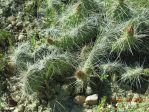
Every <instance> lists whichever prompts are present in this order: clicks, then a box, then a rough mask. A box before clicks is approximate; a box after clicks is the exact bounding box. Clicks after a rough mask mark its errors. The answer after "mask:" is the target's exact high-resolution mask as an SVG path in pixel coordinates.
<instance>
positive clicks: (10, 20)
mask: <svg viewBox="0 0 149 112" xmlns="http://www.w3.org/2000/svg"><path fill="white" fill-rule="evenodd" d="M8 21H9V22H12V21H16V17H15V16H10V17H8Z"/></svg>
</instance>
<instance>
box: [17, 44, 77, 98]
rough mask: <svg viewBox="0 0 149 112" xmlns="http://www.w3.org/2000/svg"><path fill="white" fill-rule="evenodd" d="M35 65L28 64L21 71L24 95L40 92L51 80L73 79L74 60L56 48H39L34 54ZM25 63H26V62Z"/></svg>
mask: <svg viewBox="0 0 149 112" xmlns="http://www.w3.org/2000/svg"><path fill="white" fill-rule="evenodd" d="M32 56H33V57H34V58H33V61H34V63H30V64H26V65H27V69H26V70H24V71H21V76H20V80H21V88H22V93H23V94H24V95H29V94H32V93H34V92H39V91H40V90H41V89H42V86H43V85H45V86H48V82H49V81H50V80H56V81H62V80H61V79H65V78H66V77H71V74H72V73H73V71H74V69H75V68H74V65H73V61H72V59H71V58H70V57H69V55H68V53H65V54H64V53H63V54H62V53H61V52H60V50H58V49H57V48H56V47H54V46H44V45H43V46H39V48H38V49H36V50H35V51H34V52H33V53H32ZM24 63H25V62H24Z"/></svg>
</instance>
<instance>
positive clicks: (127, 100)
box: [0, 0, 149, 112]
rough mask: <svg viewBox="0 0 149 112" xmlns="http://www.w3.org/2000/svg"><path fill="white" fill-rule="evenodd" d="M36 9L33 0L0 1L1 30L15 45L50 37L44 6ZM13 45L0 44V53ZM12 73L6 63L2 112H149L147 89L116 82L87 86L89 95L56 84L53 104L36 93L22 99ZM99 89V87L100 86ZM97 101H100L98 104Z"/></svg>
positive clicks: (1, 76)
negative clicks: (135, 88) (33, 39)
mask: <svg viewBox="0 0 149 112" xmlns="http://www.w3.org/2000/svg"><path fill="white" fill-rule="evenodd" d="M36 10H37V7H36V5H34V2H33V1H29V0H0V30H5V31H6V32H7V33H9V35H10V36H9V38H10V39H11V41H12V43H11V44H12V45H13V46H15V44H16V43H20V42H24V41H26V40H32V37H33V36H35V37H36V39H37V40H38V39H40V38H41V37H43V36H45V37H48V32H46V30H45V29H46V25H47V23H46V18H45V17H44V13H45V11H44V5H43V6H41V7H40V8H39V9H38V11H36ZM11 44H10V43H5V44H3V45H2V44H1V43H0V45H1V49H2V50H1V51H2V52H4V54H9V53H11V52H12V51H11V48H10V46H11ZM8 46H9V47H8ZM0 65H1V64H0ZM11 70H13V68H11V67H10V66H9V67H8V66H7V64H6V67H4V69H3V71H1V72H0V96H1V98H0V110H1V112H49V111H50V110H51V111H52V112H100V111H103V112H106V111H107V112H128V111H127V109H128V108H129V109H131V108H132V109H136V110H137V109H138V112H139V109H140V110H141V109H142V107H144V108H143V109H142V110H143V111H142V112H147V111H149V108H148V104H147V103H148V100H149V99H148V98H149V97H148V90H147V89H145V91H143V90H141V92H140V90H139V92H138V91H133V90H132V88H131V87H125V89H124V87H122V86H123V85H119V84H118V83H114V82H112V83H111V82H105V83H106V86H104V87H107V88H102V89H96V90H92V88H90V87H87V90H86V94H74V88H73V86H70V84H71V83H70V82H68V83H63V84H62V83H58V82H55V81H53V82H52V83H53V85H51V87H50V88H52V91H54V92H53V95H52V96H51V97H54V99H52V98H51V101H50V102H47V101H46V99H45V100H42V99H44V98H39V99H37V97H36V95H37V94H35V95H34V96H35V97H32V98H30V97H28V98H22V95H21V93H20V90H19V89H20V88H19V85H17V83H16V81H17V80H18V76H17V75H14V74H15V73H13V72H12V71H11ZM96 86H97V88H98V87H99V85H96ZM100 86H102V85H100ZM126 88H127V89H126ZM105 91H106V92H105ZM39 94H40V93H39ZM40 96H41V97H44V96H42V95H40ZM103 96H108V97H107V100H108V103H105V102H104V100H105V99H104V98H102V97H103ZM101 99H103V100H101ZM98 101H101V103H99V105H98ZM102 103H103V104H102ZM51 107H53V108H51ZM116 110H117V111H116ZM132 111H133V110H132Z"/></svg>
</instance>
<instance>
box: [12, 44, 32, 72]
mask: <svg viewBox="0 0 149 112" xmlns="http://www.w3.org/2000/svg"><path fill="white" fill-rule="evenodd" d="M9 62H10V63H11V64H12V65H14V66H17V67H16V68H18V69H22V70H23V69H26V67H27V63H33V62H34V60H33V57H32V55H31V45H30V44H29V43H28V42H27V43H21V44H19V45H18V47H17V48H15V49H14V52H13V54H11V55H10V56H9Z"/></svg>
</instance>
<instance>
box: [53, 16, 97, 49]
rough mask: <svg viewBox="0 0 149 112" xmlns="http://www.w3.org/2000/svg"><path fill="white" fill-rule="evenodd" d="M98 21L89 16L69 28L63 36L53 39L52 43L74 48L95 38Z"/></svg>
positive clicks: (60, 46)
mask: <svg viewBox="0 0 149 112" xmlns="http://www.w3.org/2000/svg"><path fill="white" fill-rule="evenodd" d="M97 27H98V22H97V20H96V18H89V19H87V20H86V21H85V22H82V23H81V24H80V25H78V26H76V27H74V28H71V30H70V31H69V32H67V33H66V34H64V36H63V37H61V38H59V39H56V40H53V42H52V44H53V45H56V46H58V47H59V48H62V49H68V50H69V49H74V47H79V46H82V45H84V44H86V43H88V42H90V41H92V40H94V39H95V38H96V35H97Z"/></svg>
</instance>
